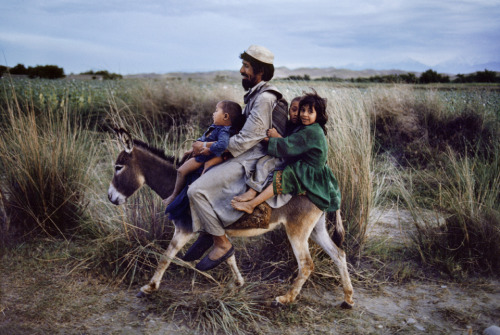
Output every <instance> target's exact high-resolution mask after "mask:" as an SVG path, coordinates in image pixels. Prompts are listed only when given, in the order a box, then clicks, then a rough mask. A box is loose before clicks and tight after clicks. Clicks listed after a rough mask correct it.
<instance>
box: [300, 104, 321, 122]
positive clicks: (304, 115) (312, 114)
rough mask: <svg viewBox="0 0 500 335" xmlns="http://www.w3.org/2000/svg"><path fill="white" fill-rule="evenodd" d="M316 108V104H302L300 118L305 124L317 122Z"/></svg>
mask: <svg viewBox="0 0 500 335" xmlns="http://www.w3.org/2000/svg"><path fill="white" fill-rule="evenodd" d="M316 116H317V114H316V110H315V109H314V106H307V105H306V106H302V108H301V109H300V120H301V121H302V124H303V125H304V126H309V125H311V124H313V123H316Z"/></svg>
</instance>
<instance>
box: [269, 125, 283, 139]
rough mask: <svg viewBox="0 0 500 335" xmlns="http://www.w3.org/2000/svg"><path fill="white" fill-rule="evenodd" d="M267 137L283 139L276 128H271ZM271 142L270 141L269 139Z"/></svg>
mask: <svg viewBox="0 0 500 335" xmlns="http://www.w3.org/2000/svg"><path fill="white" fill-rule="evenodd" d="M267 136H269V137H281V135H280V134H279V133H278V131H277V130H276V129H275V128H271V129H269V130H268V131H267ZM268 141H269V139H268Z"/></svg>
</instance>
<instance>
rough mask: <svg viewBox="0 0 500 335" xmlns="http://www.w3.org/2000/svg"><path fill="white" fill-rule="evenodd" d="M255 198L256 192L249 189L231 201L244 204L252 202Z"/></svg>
mask: <svg viewBox="0 0 500 335" xmlns="http://www.w3.org/2000/svg"><path fill="white" fill-rule="evenodd" d="M256 196H257V191H256V190H254V189H253V188H249V189H248V191H246V192H245V193H243V194H240V195H237V196H235V197H234V198H233V200H234V201H239V202H245V201H250V200H252V199H253V198H255V197H256Z"/></svg>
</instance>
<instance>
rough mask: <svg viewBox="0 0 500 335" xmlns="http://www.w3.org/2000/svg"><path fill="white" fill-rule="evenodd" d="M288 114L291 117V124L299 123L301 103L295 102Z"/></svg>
mask: <svg viewBox="0 0 500 335" xmlns="http://www.w3.org/2000/svg"><path fill="white" fill-rule="evenodd" d="M288 114H289V115H290V122H291V123H293V124H297V123H299V102H298V101H294V102H292V104H291V105H290V109H289V110H288Z"/></svg>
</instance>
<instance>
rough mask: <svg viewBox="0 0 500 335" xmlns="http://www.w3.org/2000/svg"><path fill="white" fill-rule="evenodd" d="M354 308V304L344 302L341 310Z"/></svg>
mask: <svg viewBox="0 0 500 335" xmlns="http://www.w3.org/2000/svg"><path fill="white" fill-rule="evenodd" d="M353 306H354V304H350V303H348V302H347V301H344V302H343V303H341V304H340V308H343V309H352V307H353Z"/></svg>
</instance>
